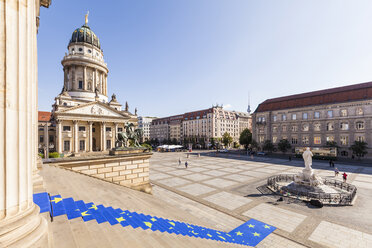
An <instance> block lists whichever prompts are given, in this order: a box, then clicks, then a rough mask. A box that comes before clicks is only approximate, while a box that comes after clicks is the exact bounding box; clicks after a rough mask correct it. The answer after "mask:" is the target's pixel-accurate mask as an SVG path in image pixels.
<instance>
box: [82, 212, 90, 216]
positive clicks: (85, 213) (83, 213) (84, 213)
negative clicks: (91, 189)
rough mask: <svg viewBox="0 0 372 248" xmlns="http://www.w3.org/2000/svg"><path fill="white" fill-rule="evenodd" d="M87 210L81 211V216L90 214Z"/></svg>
mask: <svg viewBox="0 0 372 248" xmlns="http://www.w3.org/2000/svg"><path fill="white" fill-rule="evenodd" d="M87 212H88V211H85V212H81V215H82V216H87V215H90V214H88V213H87Z"/></svg>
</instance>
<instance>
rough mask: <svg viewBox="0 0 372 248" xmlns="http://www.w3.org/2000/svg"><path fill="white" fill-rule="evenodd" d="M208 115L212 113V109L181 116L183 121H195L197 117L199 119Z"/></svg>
mask: <svg viewBox="0 0 372 248" xmlns="http://www.w3.org/2000/svg"><path fill="white" fill-rule="evenodd" d="M208 113H213V108H209V109H203V110H198V111H193V112H187V113H185V114H184V115H183V119H184V120H191V119H196V117H197V116H199V117H200V118H201V117H203V115H206V114H208Z"/></svg>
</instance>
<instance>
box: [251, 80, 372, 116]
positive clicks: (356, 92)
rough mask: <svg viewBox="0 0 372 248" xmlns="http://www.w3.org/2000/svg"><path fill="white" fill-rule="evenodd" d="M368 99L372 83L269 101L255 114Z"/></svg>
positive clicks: (371, 97)
mask: <svg viewBox="0 0 372 248" xmlns="http://www.w3.org/2000/svg"><path fill="white" fill-rule="evenodd" d="M367 99H372V82H368V83H361V84H354V85H349V86H343V87H337V88H331V89H326V90H318V91H312V92H308V93H302V94H296V95H290V96H284V97H278V98H272V99H268V100H266V101H264V102H263V103H261V104H260V105H258V107H257V109H256V111H255V113H257V112H265V111H274V110H281V109H290V108H298V107H306V106H313V105H322V104H332V103H341V102H348V101H358V100H367Z"/></svg>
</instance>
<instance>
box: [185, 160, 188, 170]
mask: <svg viewBox="0 0 372 248" xmlns="http://www.w3.org/2000/svg"><path fill="white" fill-rule="evenodd" d="M188 165H189V163H187V161H186V162H185V168H186V169H187V166H188Z"/></svg>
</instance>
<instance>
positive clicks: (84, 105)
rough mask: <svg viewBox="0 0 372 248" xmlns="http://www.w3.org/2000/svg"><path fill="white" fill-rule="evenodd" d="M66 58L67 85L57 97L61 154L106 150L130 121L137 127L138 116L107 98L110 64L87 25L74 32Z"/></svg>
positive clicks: (54, 114)
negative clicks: (108, 66)
mask: <svg viewBox="0 0 372 248" xmlns="http://www.w3.org/2000/svg"><path fill="white" fill-rule="evenodd" d="M67 49H68V52H67V53H66V54H65V56H64V57H63V59H62V62H61V63H62V66H63V72H64V83H63V88H62V91H61V93H60V94H59V95H58V96H57V97H56V98H55V103H54V104H53V110H52V120H53V121H54V122H55V124H56V127H57V128H56V129H57V130H56V136H57V137H56V149H57V152H59V153H64V154H71V153H83V152H93V151H106V150H109V149H111V148H113V146H114V144H115V137H116V134H117V133H118V132H122V131H123V130H124V125H125V124H126V123H128V122H131V123H134V124H135V125H136V126H137V115H136V113H135V114H132V113H130V112H129V107H128V104H127V103H126V106H125V108H124V109H122V105H121V104H120V103H119V102H118V101H117V100H116V95H115V94H113V95H112V97H111V99H110V101H109V100H108V97H107V75H108V72H109V70H108V68H107V64H106V63H105V61H104V59H103V51H102V49H101V44H100V41H99V38H98V36H97V35H96V34H95V33H94V32H93V31H92V30H91V29H90V27H89V26H88V14H87V15H86V16H85V24H84V25H83V26H81V27H80V28H77V29H75V30H74V32H73V33H72V36H71V39H70V42H69V43H68V46H67Z"/></svg>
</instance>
